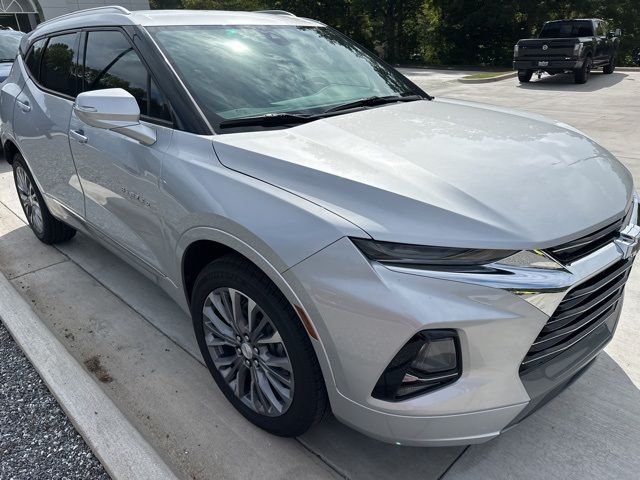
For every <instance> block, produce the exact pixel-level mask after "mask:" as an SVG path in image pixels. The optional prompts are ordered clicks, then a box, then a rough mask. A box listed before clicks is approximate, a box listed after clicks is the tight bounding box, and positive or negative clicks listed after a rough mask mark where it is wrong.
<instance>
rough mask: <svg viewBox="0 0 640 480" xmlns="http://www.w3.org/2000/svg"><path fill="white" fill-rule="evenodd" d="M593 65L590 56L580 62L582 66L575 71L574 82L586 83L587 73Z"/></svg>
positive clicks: (589, 72) (588, 73)
mask: <svg viewBox="0 0 640 480" xmlns="http://www.w3.org/2000/svg"><path fill="white" fill-rule="evenodd" d="M592 65H593V60H591V57H587V58H586V59H585V61H584V63H583V64H582V68H581V69H579V70H576V71H575V79H574V80H575V82H576V83H587V80H589V75H590V74H591V66H592Z"/></svg>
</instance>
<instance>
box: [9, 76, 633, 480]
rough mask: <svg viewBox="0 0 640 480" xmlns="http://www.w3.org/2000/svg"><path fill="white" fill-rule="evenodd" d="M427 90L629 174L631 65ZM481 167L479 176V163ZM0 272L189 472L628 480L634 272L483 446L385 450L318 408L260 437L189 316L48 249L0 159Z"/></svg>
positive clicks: (125, 272) (79, 249)
mask: <svg viewBox="0 0 640 480" xmlns="http://www.w3.org/2000/svg"><path fill="white" fill-rule="evenodd" d="M406 72H407V74H408V75H409V76H410V77H411V78H412V80H414V81H415V82H416V83H417V84H419V85H421V86H423V87H424V88H425V89H426V90H427V91H428V92H429V93H431V94H434V95H436V96H438V97H440V96H447V97H453V98H460V99H465V100H475V101H480V102H486V103H494V104H498V105H502V106H508V107H514V108H521V109H523V110H528V111H531V112H536V113H542V114H544V115H548V116H550V117H554V118H557V119H559V120H562V121H564V122H567V123H570V124H572V125H574V126H575V127H577V128H580V129H581V130H583V131H584V132H585V133H587V134H588V135H590V136H591V137H592V138H594V139H595V140H596V141H598V142H599V143H601V144H602V145H604V146H605V147H607V148H608V149H610V150H611V151H612V152H613V153H614V154H616V155H617V156H618V157H619V158H620V159H621V160H622V161H623V162H624V163H625V164H626V165H627V166H628V167H629V168H630V169H631V171H632V172H633V174H634V177H635V179H636V183H639V182H640V126H639V123H638V122H639V119H640V73H632V72H616V73H614V74H613V75H608V76H605V75H602V74H600V73H596V74H594V75H593V76H592V78H591V80H590V81H589V83H587V84H585V85H575V84H574V83H573V79H572V78H571V77H570V76H555V77H545V78H543V79H542V80H540V81H533V82H532V83H531V84H528V85H519V84H518V83H517V81H515V80H514V79H508V80H503V81H500V82H495V83H488V84H471V85H469V84H461V83H459V82H457V78H459V77H460V76H461V75H462V74H460V73H456V72H450V71H446V72H440V71H436V72H433V71H426V72H421V71H416V70H415V69H414V70H408V71H406ZM488 174H490V173H488ZM0 202H2V204H1V205H0V270H2V272H3V273H4V274H5V275H6V276H7V277H9V278H10V279H11V281H12V283H13V284H14V286H15V287H16V288H17V289H18V290H19V291H20V292H21V293H22V294H23V295H24V296H25V298H27V299H28V300H29V301H30V302H31V303H32V305H33V308H34V309H35V311H36V312H37V313H38V314H39V315H40V317H41V318H42V320H43V321H44V322H45V323H46V324H47V325H48V326H49V327H50V328H51V329H52V330H53V331H54V332H55V333H56V334H57V335H58V337H59V338H60V340H61V341H62V342H63V343H64V344H65V346H66V347H67V348H68V349H69V351H70V352H71V353H72V354H73V355H74V356H75V357H76V358H77V359H78V360H79V361H80V362H81V363H82V362H85V361H86V360H87V359H90V358H93V357H96V356H97V357H98V358H99V360H100V362H101V365H102V367H103V368H104V370H106V371H107V372H108V374H109V376H110V378H112V379H113V380H112V381H110V382H108V383H104V384H103V387H104V389H105V391H106V392H107V393H108V395H109V396H110V397H111V398H112V399H113V400H114V402H115V403H116V404H117V405H118V406H119V407H120V409H121V410H122V411H123V412H125V414H126V415H127V416H128V417H129V419H130V420H131V421H132V422H133V423H134V425H135V426H136V427H137V428H138V429H139V430H140V431H141V432H142V434H143V435H144V436H145V437H146V438H147V440H148V441H149V442H150V443H151V444H152V445H153V446H155V448H156V449H157V450H158V451H159V452H160V454H161V455H162V456H163V457H165V458H166V459H167V460H168V461H169V462H171V463H172V464H173V465H174V466H175V467H176V469H177V470H178V471H179V472H181V473H182V474H183V475H184V476H185V477H189V478H253V477H256V476H258V475H260V476H261V477H263V478H283V477H290V478H344V477H347V478H372V477H377V478H409V477H412V478H413V477H416V476H418V477H419V478H427V479H428V478H439V477H442V476H443V475H444V476H445V478H481V477H484V478H529V477H533V476H536V477H543V478H584V477H594V478H637V471H638V469H639V468H640V458H639V455H638V450H637V448H638V447H637V445H638V444H639V443H640V408H639V407H638V405H640V391H639V390H638V388H639V387H640V360H639V357H640V355H639V354H640V349H639V347H638V344H637V338H638V336H639V335H640V316H639V314H640V273H639V271H638V269H636V270H635V272H634V274H633V275H632V278H631V280H630V282H629V285H628V288H627V294H626V295H627V296H626V304H625V309H624V312H623V315H622V319H621V322H620V326H619V329H618V333H617V336H616V338H615V339H614V341H613V342H612V343H611V344H610V345H609V346H608V347H607V349H606V352H605V353H603V354H602V355H601V356H600V358H599V360H598V361H597V362H596V363H595V365H594V366H593V368H592V369H591V370H590V371H588V372H587V373H586V374H585V375H584V376H583V377H582V378H581V379H580V380H579V381H578V382H577V383H576V384H574V385H573V386H572V387H570V388H569V389H568V390H567V391H566V392H564V393H563V394H562V395H561V396H560V397H559V398H557V399H556V400H555V401H553V402H552V403H550V404H549V405H548V406H547V407H546V408H545V409H543V410H542V411H540V412H538V413H537V414H535V415H534V416H532V417H531V418H529V419H528V420H526V421H525V422H523V424H522V425H520V426H518V427H516V428H515V429H513V430H511V431H509V432H506V433H505V434H504V435H503V436H502V437H501V438H498V439H497V440H494V441H493V442H490V443H489V444H485V445H480V446H473V447H469V448H464V447H454V448H440V449H419V448H407V447H396V446H393V445H386V444H382V443H379V442H376V441H374V440H371V439H368V438H366V437H364V436H362V435H360V434H358V433H356V432H354V431H352V430H350V429H348V428H347V427H344V426H342V425H341V424H339V423H338V422H336V420H335V419H333V418H331V417H329V418H327V419H325V420H324V421H323V423H322V424H321V425H319V426H318V427H316V428H315V429H313V430H312V431H311V432H309V433H308V434H306V435H305V436H303V437H301V438H299V439H297V440H289V439H281V438H277V437H273V436H270V435H268V434H266V433H264V432H262V431H260V430H258V429H256V428H255V427H253V426H252V425H250V424H249V423H248V422H246V421H245V420H244V419H243V418H242V417H240V415H239V414H238V413H236V411H235V410H234V409H233V408H232V407H231V406H230V405H229V404H228V403H227V402H226V400H225V399H224V397H223V396H222V394H221V393H220V392H219V391H218V390H217V388H216V386H215V384H214V383H213V381H212V380H211V378H210V376H209V373H208V372H207V370H206V369H205V367H204V366H203V365H202V364H201V361H200V357H199V353H198V349H197V346H196V345H195V339H194V338H193V334H192V330H191V322H190V319H189V318H188V317H187V316H186V315H185V314H184V313H183V312H182V311H180V310H179V309H178V307H177V306H176V305H174V304H173V303H172V302H171V301H170V300H169V299H168V298H166V296H165V295H163V294H162V292H161V291H160V290H159V289H157V288H156V287H154V286H153V285H152V284H151V283H150V282H149V281H147V280H145V279H144V278H143V277H142V276H141V275H139V274H138V273H137V272H136V271H134V270H133V269H131V268H130V267H128V266H127V265H125V264H124V263H123V262H121V261H120V260H119V259H117V258H116V257H115V256H113V255H112V254H110V253H109V252H107V251H106V250H104V249H102V248H101V247H99V246H98V245H97V244H95V243H94V242H92V241H91V240H89V239H88V238H87V237H85V236H83V235H78V236H77V237H76V238H75V239H74V240H73V241H71V242H69V243H68V244H66V245H61V246H60V247H58V248H53V247H47V246H45V245H42V244H40V243H39V242H38V241H37V240H36V239H35V237H34V236H33V235H32V233H31V232H30V231H29V229H28V227H26V225H25V223H24V219H23V216H22V212H21V209H20V205H19V203H18V199H17V196H16V194H15V189H14V187H13V182H12V178H11V173H10V167H9V166H8V165H7V164H6V163H1V164H0Z"/></svg>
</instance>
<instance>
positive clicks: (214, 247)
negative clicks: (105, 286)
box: [176, 227, 335, 399]
mask: <svg viewBox="0 0 640 480" xmlns="http://www.w3.org/2000/svg"><path fill="white" fill-rule="evenodd" d="M228 253H235V254H237V255H240V256H242V257H243V258H245V259H246V260H247V261H249V262H251V263H253V264H254V265H255V266H256V267H257V268H259V269H260V271H262V272H263V273H264V274H265V275H266V276H267V277H268V278H269V279H270V280H271V281H272V282H273V283H274V284H275V285H276V286H277V287H278V289H279V290H280V291H281V292H282V294H283V295H284V296H285V297H286V299H287V300H288V301H289V303H290V304H291V306H292V307H293V309H294V310H295V312H296V314H297V316H298V319H299V320H300V322H301V323H302V326H303V327H304V329H305V331H306V332H307V334H308V335H309V337H310V339H311V343H312V345H313V348H314V350H315V352H316V357H317V358H318V361H319V363H320V368H321V369H322V374H323V377H324V381H325V385H326V387H327V390H328V392H329V398H330V399H331V398H332V393H333V392H332V390H331V388H330V386H331V385H335V380H334V376H333V371H332V367H331V364H330V362H329V358H328V355H327V352H326V349H325V347H324V345H323V341H322V339H321V338H320V336H319V334H318V330H317V329H316V327H315V325H314V322H313V321H312V320H311V318H312V315H309V313H308V308H307V307H305V304H304V303H303V301H302V300H301V299H300V296H299V295H298V294H297V293H296V292H295V291H294V289H293V288H292V287H291V285H290V284H289V282H288V281H287V280H286V279H285V278H284V277H283V275H282V273H283V272H284V271H285V270H286V267H284V263H282V264H280V262H281V261H280V262H276V261H273V259H267V258H266V257H265V256H264V255H262V254H261V253H260V252H258V251H257V249H255V248H253V247H252V246H251V245H249V244H247V243H246V242H244V241H242V240H240V239H239V238H237V237H235V236H233V235H231V234H229V233H227V232H224V231H222V230H218V229H215V228H212V227H195V228H193V229H191V230H189V231H187V232H186V233H185V234H183V235H182V237H181V238H180V240H179V242H178V246H177V257H176V258H179V259H180V262H181V263H180V272H181V279H182V288H183V291H184V297H185V300H186V305H187V307H188V308H190V306H191V293H192V291H193V285H194V282H195V278H196V277H197V275H198V273H199V272H200V271H201V270H202V269H203V268H204V267H205V266H206V265H208V264H209V263H211V261H213V260H215V259H216V258H220V257H221V256H223V255H225V254H228ZM274 263H278V264H279V265H278V266H279V267H280V268H277V266H276V265H274ZM196 272H197V273H196ZM309 305H311V303H309ZM312 309H313V307H312Z"/></svg>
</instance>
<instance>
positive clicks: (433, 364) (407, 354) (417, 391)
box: [372, 330, 462, 401]
mask: <svg viewBox="0 0 640 480" xmlns="http://www.w3.org/2000/svg"><path fill="white" fill-rule="evenodd" d="M461 374H462V362H461V358H460V341H459V339H458V334H457V333H456V331H455V330H424V331H422V332H420V333H418V334H416V335H415V336H414V337H413V338H411V340H409V341H408V342H407V343H406V344H405V346H404V347H402V348H401V349H400V351H399V352H398V353H397V354H396V356H395V357H394V358H393V360H392V361H391V363H390V364H389V366H388V367H387V368H386V369H385V371H384V372H383V373H382V375H381V376H380V379H379V380H378V383H377V384H376V386H375V388H374V389H373V392H372V396H373V397H375V398H379V399H381V400H390V401H400V400H406V399H408V398H412V397H415V396H417V395H423V394H425V393H428V392H432V391H434V390H437V389H439V388H442V387H444V386H446V385H450V384H452V383H453V382H455V381H456V380H457V379H458V378H460V375H461Z"/></svg>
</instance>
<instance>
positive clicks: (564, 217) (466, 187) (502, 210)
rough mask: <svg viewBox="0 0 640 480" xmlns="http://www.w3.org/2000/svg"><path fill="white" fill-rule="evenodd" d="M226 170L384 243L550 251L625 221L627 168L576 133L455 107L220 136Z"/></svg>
mask: <svg viewBox="0 0 640 480" xmlns="http://www.w3.org/2000/svg"><path fill="white" fill-rule="evenodd" d="M213 144H214V149H215V151H216V154H217V155H218V158H219V159H220V161H221V162H222V164H223V165H225V166H227V167H228V168H230V169H233V170H236V171H238V172H242V173H244V174H246V175H250V176H252V177H255V178H258V179H261V180H263V181H265V182H268V183H271V184H273V185H276V186H278V187H280V188H282V189H285V190H288V191H289V192H292V193H294V194H296V195H299V196H301V197H304V198H306V199H308V200H309V201H311V202H314V203H316V204H319V205H321V206H323V207H325V208H326V209H328V210H330V211H332V212H334V213H336V214H337V215H340V216H342V217H344V218H345V219H347V220H349V221H351V222H352V223H354V224H355V225H357V226H359V227H360V228H361V229H362V230H364V231H365V232H367V233H368V234H369V235H370V236H371V237H373V238H375V239H377V240H386V241H393V242H403V243H413V244H422V245H445V246H452V247H475V248H511V249H515V248H523V249H530V248H546V247H549V246H552V245H556V244H559V243H562V242H564V241H566V240H569V239H571V238H576V237H578V236H580V235H582V234H585V233H587V232H588V231H589V230H591V229H593V228H594V227H596V226H601V225H605V224H606V223H607V222H610V221H613V220H614V219H615V218H617V217H619V216H621V215H622V214H623V213H624V211H625V209H626V207H627V206H628V204H629V201H630V198H631V196H632V192H633V180H632V177H631V175H630V173H629V172H628V171H627V169H626V168H625V167H624V166H623V165H622V164H621V163H620V162H619V161H618V160H616V159H615V158H614V157H613V156H612V155H611V154H610V153H609V152H607V151H606V150H604V149H603V148H602V147H600V146H598V145H597V144H596V143H595V142H593V141H592V140H590V139H589V138H587V137H585V136H584V135H582V134H581V133H579V132H578V131H577V130H575V129H573V128H571V127H569V126H568V125H564V124H560V123H556V122H553V121H551V120H548V119H546V118H544V117H541V116H536V115H530V114H525V113H521V112H516V111H511V110H507V109H502V108H498V107H491V106H488V105H482V104H475V103H470V102H462V101H453V100H435V101H417V102H411V103H403V104H394V105H389V106H385V107H380V108H372V109H369V110H364V111H360V112H356V113H351V114H345V115H340V116H336V117H331V118H327V119H322V120H318V121H315V122H311V123H308V124H304V125H300V126H296V127H293V128H289V129H282V130H270V131H259V132H245V133H235V134H225V135H218V136H216V137H214V140H213Z"/></svg>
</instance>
